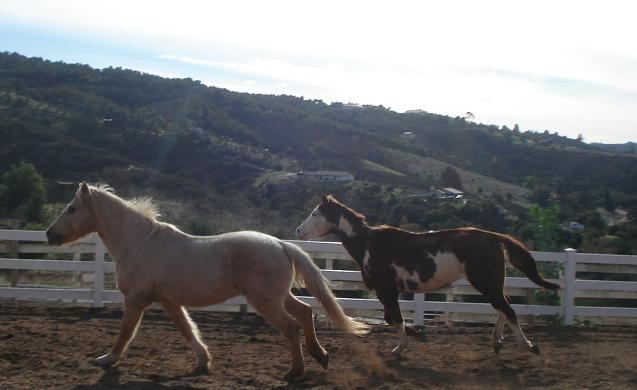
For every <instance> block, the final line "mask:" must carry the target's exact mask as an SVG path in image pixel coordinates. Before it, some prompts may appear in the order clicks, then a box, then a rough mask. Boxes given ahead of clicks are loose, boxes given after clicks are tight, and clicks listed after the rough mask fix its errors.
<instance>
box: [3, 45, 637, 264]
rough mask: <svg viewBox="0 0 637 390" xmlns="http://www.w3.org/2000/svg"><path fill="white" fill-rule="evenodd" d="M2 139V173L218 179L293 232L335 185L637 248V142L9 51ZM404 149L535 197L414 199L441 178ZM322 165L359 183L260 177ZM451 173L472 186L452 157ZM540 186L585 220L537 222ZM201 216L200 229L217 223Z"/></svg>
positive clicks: (499, 225) (448, 223)
mask: <svg viewBox="0 0 637 390" xmlns="http://www.w3.org/2000/svg"><path fill="white" fill-rule="evenodd" d="M406 131H409V132H411V133H412V136H410V137H404V136H403V134H404V133H405V132H406ZM0 139H1V140H2V142H1V143H0V155H1V156H2V158H1V159H0V172H3V171H7V170H9V169H10V168H11V166H12V165H15V164H18V163H20V162H21V161H29V162H30V163H32V164H33V167H35V168H37V170H38V171H39V172H40V173H41V174H42V175H43V176H44V177H46V178H47V179H48V180H49V182H53V181H55V180H62V181H73V182H76V181H79V180H88V181H103V182H108V183H110V184H113V185H114V186H115V187H116V188H118V187H119V188H137V189H147V188H152V189H154V190H156V191H157V192H159V193H161V194H167V196H168V197H171V198H174V199H192V198H198V197H203V196H206V195H207V193H209V192H213V193H214V195H215V196H219V197H220V198H223V199H228V205H232V204H239V203H233V201H234V200H235V199H239V198H240V199H242V202H248V203H250V205H251V206H255V207H257V208H259V209H261V210H264V212H270V213H271V214H276V215H277V216H279V217H282V218H285V219H286V221H287V223H288V224H289V226H287V225H286V226H277V227H275V228H273V230H277V231H280V232H282V234H281V235H285V234H287V233H285V232H293V228H294V227H296V225H297V224H298V222H300V220H301V219H302V218H303V217H304V216H305V214H306V212H307V211H308V210H309V208H310V207H311V206H312V204H313V203H314V202H316V201H317V200H318V197H319V196H320V194H321V193H322V192H325V191H330V192H334V193H335V194H336V195H337V196H340V197H341V198H342V199H343V200H344V201H346V202H347V203H348V204H350V205H352V206H353V207H355V208H357V209H359V210H361V211H363V212H365V213H366V214H367V216H368V219H369V221H370V223H391V224H395V225H404V226H405V227H410V228H413V229H417V230H427V229H440V228H447V227H457V226H462V225H475V226H480V227H484V228H489V229H493V230H498V231H503V232H512V233H515V234H516V235H518V236H520V237H521V238H523V239H530V240H534V239H538V238H537V237H536V236H537V235H538V234H540V236H541V237H540V238H539V239H540V240H544V241H540V242H541V245H547V246H550V247H554V248H558V249H560V248H563V247H564V246H565V245H569V246H570V245H574V246H576V245H580V244H581V246H582V247H586V248H592V249H594V248H596V246H604V245H605V247H606V248H609V250H611V249H612V250H616V251H622V253H624V252H626V251H634V250H637V249H635V246H634V245H633V244H632V242H634V241H632V240H630V239H629V238H628V237H629V236H628V233H627V232H630V231H632V230H631V229H632V228H631V227H630V226H632V225H634V224H635V221H634V218H636V217H635V215H637V212H636V211H635V207H636V205H637V169H635V168H637V156H635V155H634V154H630V153H628V152H626V151H622V152H620V153H615V152H609V151H604V150H602V149H600V148H599V147H596V146H592V145H587V144H585V143H582V142H580V141H578V140H577V139H569V138H566V137H561V136H559V135H558V134H551V133H549V132H542V133H540V132H533V131H521V130H520V128H519V126H517V125H516V126H514V128H513V130H508V129H500V128H498V127H496V126H485V125H481V124H476V123H473V122H468V121H466V120H464V119H462V118H450V117H447V116H443V115H436V114H431V113H427V112H422V111H419V112H412V113H405V114H401V113H397V112H394V111H391V110H390V109H388V108H386V107H383V106H360V107H351V106H348V105H343V104H341V103H333V104H329V105H328V104H325V103H324V102H322V101H318V100H306V99H303V98H297V97H292V96H272V95H252V94H244V93H235V92H231V91H228V90H224V89H220V88H214V87H207V86H205V85H202V84H201V83H199V82H197V81H193V80H190V79H165V78H161V77H157V76H153V75H149V74H144V73H140V72H135V71H131V70H125V69H121V68H107V69H102V70H97V69H92V68H90V67H88V66H85V65H77V64H63V63H59V62H57V63H54V62H50V61H45V60H42V59H38V58H26V57H24V56H21V55H18V54H15V53H13V54H12V53H0ZM401 156H413V157H419V158H425V157H426V158H432V159H437V160H441V161H443V162H445V163H448V164H453V165H454V166H455V167H458V168H460V169H464V170H467V171H471V172H476V173H480V174H483V175H485V176H489V177H494V178H497V179H500V180H503V181H506V182H510V183H514V184H518V185H523V186H524V185H526V186H527V187H529V188H530V189H532V190H533V191H532V192H531V194H530V199H527V198H524V199H520V198H521V197H520V196H519V195H518V194H508V193H502V194H501V195H498V194H496V196H493V197H491V196H490V195H488V194H490V193H493V191H491V189H490V188H488V187H487V186H486V184H485V186H484V188H483V189H482V191H479V190H478V193H476V194H468V197H467V200H468V201H467V202H466V203H465V202H463V201H440V202H438V201H428V202H423V201H422V199H421V200H415V199H410V198H407V197H406V195H407V194H409V193H422V192H423V189H424V188H426V187H428V186H429V185H432V184H435V179H434V175H432V174H431V173H430V172H423V169H422V168H413V167H409V166H407V165H409V163H408V161H409V157H406V158H405V159H403V160H401V159H400V158H399V157H401ZM319 169H331V170H343V171H350V172H352V173H354V175H355V177H356V183H354V184H351V183H350V184H321V185H313V184H308V183H303V184H300V183H289V184H280V183H276V182H264V183H261V182H260V180H261V178H262V177H264V176H267V175H268V174H272V175H273V174H274V173H275V172H276V171H287V172H295V171H299V170H305V171H308V170H319ZM441 179H442V182H443V184H444V185H445V186H452V187H457V188H461V187H462V184H465V186H466V187H469V183H461V182H460V177H459V175H458V172H457V170H456V169H454V168H451V167H450V168H448V169H447V170H446V171H445V172H444V173H443V175H442V176H441ZM482 187H483V186H482V185H481V188H482ZM55 199H56V200H57V199H58V198H57V195H55ZM528 200H530V201H531V202H532V203H537V204H539V205H540V206H541V207H542V208H544V209H550V208H551V207H552V205H554V204H559V211H557V219H558V221H560V222H564V221H571V220H573V221H578V222H581V223H583V224H585V225H586V230H585V231H584V232H569V231H568V230H566V229H557V230H555V231H553V233H542V232H540V231H538V228H537V222H534V221H533V220H532V218H534V217H532V216H531V215H530V214H529V213H528V212H526V211H525V210H524V209H523V208H522V207H521V206H520V204H524V203H525V202H527V201H528ZM241 204H242V205H244V206H245V203H241ZM211 207H214V206H211ZM598 207H605V208H606V209H607V210H614V209H616V208H621V209H626V210H628V211H629V218H633V220H632V222H629V225H628V227H622V228H621V229H620V228H617V229H618V230H617V231H616V232H611V231H610V227H608V226H606V224H605V223H604V220H603V218H602V217H601V215H600V214H599V213H598V212H597V211H596V208H598ZM202 218H204V217H203V216H202ZM256 219H258V218H256V217H255V220H256ZM188 220H190V218H189V219H188ZM193 223H194V224H195V225H192V226H191V228H192V229H191V230H192V231H195V230H197V231H200V232H207V230H206V228H205V226H203V225H201V226H199V225H197V224H198V222H193ZM185 225H187V223H185ZM216 228H217V226H216V225H215V229H216ZM220 229H222V228H220ZM607 236H612V237H618V240H619V241H618V240H615V239H614V238H612V237H610V238H609V237H607ZM604 237H606V238H604ZM626 243H630V244H628V246H626Z"/></svg>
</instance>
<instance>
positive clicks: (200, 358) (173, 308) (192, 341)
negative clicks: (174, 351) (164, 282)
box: [162, 302, 210, 373]
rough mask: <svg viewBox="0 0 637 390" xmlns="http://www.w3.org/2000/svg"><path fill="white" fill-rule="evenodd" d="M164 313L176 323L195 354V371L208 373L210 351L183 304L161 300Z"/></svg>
mask: <svg viewBox="0 0 637 390" xmlns="http://www.w3.org/2000/svg"><path fill="white" fill-rule="evenodd" d="M162 305H163V306H164V309H165V310H166V313H168V315H169V316H170V318H171V319H172V320H173V321H174V322H175V325H177V329H179V331H180V332H181V334H182V335H183V336H184V338H185V339H186V341H187V342H188V344H189V345H190V347H191V348H192V350H193V351H194V352H195V355H197V371H202V372H205V373H210V353H208V348H206V345H205V344H204V343H203V342H202V341H201V335H200V334H199V329H198V328H197V324H195V323H194V322H193V321H192V320H191V319H190V316H189V315H188V312H187V311H186V309H185V308H184V307H183V306H178V305H174V304H172V303H167V302H162Z"/></svg>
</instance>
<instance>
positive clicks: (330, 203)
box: [296, 194, 365, 240]
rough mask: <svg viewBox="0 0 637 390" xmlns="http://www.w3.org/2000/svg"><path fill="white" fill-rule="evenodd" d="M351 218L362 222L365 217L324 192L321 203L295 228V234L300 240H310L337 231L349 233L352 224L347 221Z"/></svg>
mask: <svg viewBox="0 0 637 390" xmlns="http://www.w3.org/2000/svg"><path fill="white" fill-rule="evenodd" d="M352 219H353V220H359V221H361V222H364V220H365V217H364V216H362V215H361V214H358V213H356V212H355V211H353V210H352V209H350V208H349V207H347V206H345V205H344V204H342V203H340V202H339V201H337V200H336V199H335V198H334V197H333V196H332V195H327V194H325V195H323V197H322V198H321V203H319V204H318V206H316V207H315V208H314V210H312V213H310V215H309V216H308V217H307V218H306V219H305V221H303V223H302V224H301V225H300V226H299V227H298V228H296V236H297V237H298V238H299V239H301V240H311V239H313V238H319V237H323V236H326V235H328V234H330V233H333V234H337V233H338V232H339V231H343V232H344V233H347V234H348V235H349V234H351V230H352V228H351V226H352V225H351V222H348V221H349V220H352Z"/></svg>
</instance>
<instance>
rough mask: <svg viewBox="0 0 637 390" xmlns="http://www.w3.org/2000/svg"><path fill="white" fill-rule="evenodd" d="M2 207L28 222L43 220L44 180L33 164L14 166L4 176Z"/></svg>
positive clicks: (1, 189)
mask: <svg viewBox="0 0 637 390" xmlns="http://www.w3.org/2000/svg"><path fill="white" fill-rule="evenodd" d="M0 181H1V184H2V185H1V186H0V191H1V192H0V205H2V207H3V208H5V209H7V210H8V211H10V212H11V211H15V212H16V213H17V215H18V216H20V217H23V218H26V219H27V220H28V221H39V220H41V218H42V206H44V203H45V202H46V187H45V186H44V180H43V179H42V176H40V173H38V171H37V169H35V167H34V166H33V164H31V163H25V162H21V163H20V164H18V165H12V166H11V168H10V169H9V170H8V171H7V172H5V173H4V174H3V175H2V178H1V180H0Z"/></svg>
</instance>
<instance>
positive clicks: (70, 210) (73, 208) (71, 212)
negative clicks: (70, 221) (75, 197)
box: [67, 206, 75, 215]
mask: <svg viewBox="0 0 637 390" xmlns="http://www.w3.org/2000/svg"><path fill="white" fill-rule="evenodd" d="M74 212H75V207H73V206H71V207H69V211H67V213H68V214H69V215H71V214H73V213H74Z"/></svg>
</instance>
